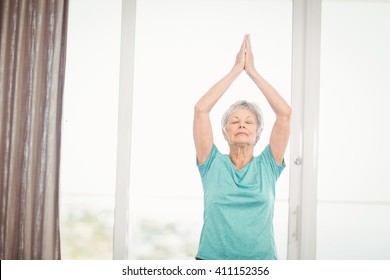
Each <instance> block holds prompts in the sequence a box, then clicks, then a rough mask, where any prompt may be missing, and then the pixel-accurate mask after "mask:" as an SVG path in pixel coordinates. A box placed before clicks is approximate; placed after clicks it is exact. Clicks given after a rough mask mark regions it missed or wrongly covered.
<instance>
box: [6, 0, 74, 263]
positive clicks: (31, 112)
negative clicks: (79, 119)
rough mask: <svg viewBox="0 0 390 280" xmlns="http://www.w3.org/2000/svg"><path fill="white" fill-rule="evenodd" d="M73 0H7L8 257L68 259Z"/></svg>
mask: <svg viewBox="0 0 390 280" xmlns="http://www.w3.org/2000/svg"><path fill="white" fill-rule="evenodd" d="M67 12H68V1H67V0H1V1H0V36H1V37H0V44H1V46H0V156H1V159H0V198H1V202H0V208H1V209H0V258H1V259H60V234H59V160H60V144H61V143H60V140H61V137H60V136H61V114H62V95H63V85H64V72H65V69H64V68H65V48H66V30H67Z"/></svg>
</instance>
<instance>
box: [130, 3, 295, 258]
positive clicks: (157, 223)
mask: <svg viewBox="0 0 390 280" xmlns="http://www.w3.org/2000/svg"><path fill="white" fill-rule="evenodd" d="M238 11H239V12H238ZM136 20H137V22H136V28H137V29H136V50H135V52H136V54H135V80H134V85H135V88H134V99H133V106H134V110H133V126H132V129H133V133H132V155H131V176H130V177H131V182H130V241H131V242H130V244H129V252H130V258H134V259H170V258H173V259H187V258H188V259H193V258H194V256H195V254H196V251H197V247H198V242H199V237H200V231H201V226H202V218H203V201H202V197H203V194H202V184H201V181H200V176H199V174H198V170H197V167H196V162H195V149H194V144H193V138H192V122H193V107H194V105H195V103H196V102H197V100H198V99H199V98H200V97H201V96H202V95H203V94H204V93H205V92H206V91H207V90H208V89H209V88H210V87H211V86H212V85H213V84H214V83H215V82H217V81H218V80H219V79H220V78H221V77H222V76H223V75H225V74H226V73H227V72H228V71H229V70H230V69H231V67H232V66H233V64H234V61H235V56H236V53H237V51H238V50H239V47H240V45H241V41H242V39H243V37H244V34H245V33H250V34H251V38H252V45H253V48H254V54H255V57H256V63H257V68H258V70H259V71H260V72H261V73H262V74H263V76H264V77H265V78H266V79H267V80H268V81H269V82H270V83H271V84H273V85H274V86H275V87H276V88H277V89H278V91H279V92H280V93H281V94H282V95H283V96H284V97H285V98H286V99H287V100H288V101H289V100H290V92H291V86H290V82H291V81H290V79H291V29H292V28H291V22H292V2H291V1H287V0H286V1H282V0H280V1H250V0H246V1H242V0H235V1H233V0H231V1H217V0H214V1H205V0H201V1H199V0H187V1H178V0H176V1H175V0H169V1H159V0H144V1H139V2H137V19H136ZM239 99H248V100H250V101H256V102H258V103H259V104H260V106H261V108H262V110H263V113H264V115H265V129H264V132H263V133H264V134H263V135H262V139H260V142H259V143H258V145H257V148H256V151H255V153H256V154H258V153H259V152H260V151H261V150H262V149H263V148H264V147H265V145H266V144H268V139H269V134H270V131H271V128H272V124H273V122H274V113H273V112H272V110H271V109H270V108H269V105H268V104H267V102H266V100H265V98H264V97H263V96H262V94H261V93H259V90H258V89H257V87H256V86H255V84H254V83H253V82H252V81H251V80H250V79H249V78H248V77H247V76H246V75H245V74H243V75H241V76H240V77H239V78H238V79H237V81H236V82H235V83H234V84H233V85H232V87H231V88H230V89H229V90H228V92H227V93H226V94H225V95H224V96H223V97H222V99H221V100H220V101H219V102H218V103H217V105H216V106H215V108H214V109H213V111H212V115H211V119H212V125H213V129H214V141H215V143H216V145H217V146H218V147H219V149H220V150H221V152H223V153H227V152H228V146H227V144H226V142H225V140H224V139H223V136H222V132H221V127H220V119H221V117H222V114H223V112H224V111H225V110H226V109H227V107H228V106H229V105H230V104H232V103H233V102H234V101H236V100H239ZM288 155H289V152H287V155H286V159H288V158H289V156H288ZM288 176H289V175H288V168H286V169H285V170H284V172H283V174H282V176H281V178H280V179H279V181H278V186H277V202H276V206H275V208H276V210H275V219H274V220H275V234H276V242H277V247H278V253H279V257H280V258H281V259H283V258H286V257H287V225H288V222H287V218H288Z"/></svg>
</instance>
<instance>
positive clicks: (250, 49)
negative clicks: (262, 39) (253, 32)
mask: <svg viewBox="0 0 390 280" xmlns="http://www.w3.org/2000/svg"><path fill="white" fill-rule="evenodd" d="M247 36H248V38H247V40H246V50H247V52H252V45H251V37H250V36H249V34H248V35H247Z"/></svg>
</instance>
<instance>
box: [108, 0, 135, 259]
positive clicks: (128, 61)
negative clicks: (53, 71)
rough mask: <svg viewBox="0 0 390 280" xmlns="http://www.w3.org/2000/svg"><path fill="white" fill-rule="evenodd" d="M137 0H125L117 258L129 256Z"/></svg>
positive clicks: (121, 74)
mask: <svg viewBox="0 0 390 280" xmlns="http://www.w3.org/2000/svg"><path fill="white" fill-rule="evenodd" d="M135 17H136V0H122V24H121V32H122V35H121V50H120V74H119V104H118V140H117V141H118V146H117V167H116V170H117V171H116V172H117V173H116V193H115V217H114V218H115V220H114V245H113V250H114V252H113V253H114V254H113V256H114V259H116V260H121V259H127V258H128V223H129V191H130V154H131V131H132V104H133V82H134V54H135Z"/></svg>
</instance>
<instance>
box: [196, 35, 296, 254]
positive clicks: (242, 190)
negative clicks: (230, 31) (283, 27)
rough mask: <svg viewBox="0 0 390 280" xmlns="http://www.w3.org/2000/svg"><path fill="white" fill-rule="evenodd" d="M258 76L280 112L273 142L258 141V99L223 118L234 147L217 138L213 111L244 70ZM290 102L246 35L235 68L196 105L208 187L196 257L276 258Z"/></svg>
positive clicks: (204, 181)
mask: <svg viewBox="0 0 390 280" xmlns="http://www.w3.org/2000/svg"><path fill="white" fill-rule="evenodd" d="M243 71H245V72H246V74H248V76H249V77H250V78H251V79H252V80H253V81H254V83H255V84H256V85H257V87H258V88H259V89H260V91H261V92H262V94H263V95H264V96H265V98H266V99H267V101H268V103H269V105H270V106H271V108H272V109H273V111H274V112H275V115H276V119H275V123H274V125H273V128H272V132H271V136H270V140H269V144H268V145H267V146H266V148H265V149H264V150H263V152H262V153H261V154H260V155H257V156H253V152H254V147H255V145H256V143H257V141H258V140H259V138H260V133H261V130H262V128H263V117H262V114H261V111H260V109H259V108H258V107H257V106H256V105H255V104H254V103H248V102H246V101H239V102H237V103H235V104H233V105H232V106H231V107H230V108H229V109H228V110H227V112H226V113H225V115H224V117H223V119H222V126H223V130H222V132H223V135H224V138H225V139H226V141H227V143H228V145H229V148H230V152H229V155H224V154H221V153H220V152H219V151H218V149H217V147H216V146H215V145H214V142H213V132H212V127H211V122H210V117H209V114H210V111H211V110H212V108H213V107H214V105H215V104H216V102H217V101H218V100H219V99H220V98H221V97H222V95H223V94H224V93H225V92H226V90H227V89H228V88H229V86H230V85H231V84H232V83H233V82H234V80H235V79H236V78H237V77H238V76H239V75H240V74H241V73H242V72H243ZM290 116H291V108H290V106H289V105H288V103H287V102H286V101H285V100H284V99H283V98H282V97H281V96H280V95H279V94H278V92H277V91H276V90H275V89H274V88H273V87H272V86H271V85H270V84H269V83H268V82H267V81H266V80H265V79H264V78H263V77H262V76H261V75H260V74H259V73H258V72H257V71H256V69H255V66H254V59H253V53H252V48H251V42H250V37H249V35H245V37H244V40H243V42H242V45H241V48H240V51H239V52H238V54H237V56H236V61H235V64H234V66H233V68H232V69H231V71H230V72H229V73H228V74H227V75H226V76H224V77H223V78H222V79H221V80H220V81H219V82H217V83H216V84H215V85H214V86H213V87H211V88H210V89H209V90H208V91H207V92H206V94H205V95H204V96H202V98H201V99H200V100H199V101H198V102H197V104H196V105H195V113H194V127H193V133H194V142H195V149H196V157H197V165H198V169H199V172H200V175H201V178H202V184H203V191H204V223H203V228H202V233H201V237H200V242H199V248H198V253H197V255H196V259H210V260H211V259H217V260H234V259H246V260H249V259H277V252H276V247H275V241H274V230H273V216H274V200H275V183H276V180H277V179H278V178H279V176H280V174H281V172H282V170H283V169H284V167H285V162H284V159H283V158H284V153H285V150H286V147H287V143H288V139H289V134H290Z"/></svg>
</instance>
